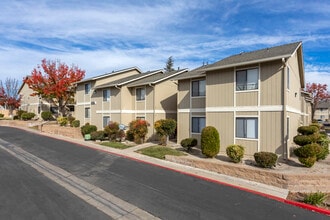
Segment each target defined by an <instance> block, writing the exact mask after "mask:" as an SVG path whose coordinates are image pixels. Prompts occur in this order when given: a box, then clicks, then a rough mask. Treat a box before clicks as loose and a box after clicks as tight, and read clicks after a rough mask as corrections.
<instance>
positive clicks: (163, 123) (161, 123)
mask: <svg viewBox="0 0 330 220" xmlns="http://www.w3.org/2000/svg"><path fill="white" fill-rule="evenodd" d="M154 128H155V130H156V133H157V134H158V135H159V136H160V137H161V144H162V145H164V146H166V145H167V139H168V138H169V136H170V135H172V134H174V133H175V130H176V121H175V120H174V119H172V118H169V119H161V120H158V121H156V122H155V124H154Z"/></svg>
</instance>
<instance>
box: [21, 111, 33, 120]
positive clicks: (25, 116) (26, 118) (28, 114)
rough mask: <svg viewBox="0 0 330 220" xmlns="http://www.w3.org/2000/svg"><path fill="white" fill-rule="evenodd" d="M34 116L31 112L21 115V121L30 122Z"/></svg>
mask: <svg viewBox="0 0 330 220" xmlns="http://www.w3.org/2000/svg"><path fill="white" fill-rule="evenodd" d="M34 116H36V114H34V113H33V112H24V113H22V115H21V119H22V120H24V121H26V120H31V119H32V118H33V117H34Z"/></svg>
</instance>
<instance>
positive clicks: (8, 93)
mask: <svg viewBox="0 0 330 220" xmlns="http://www.w3.org/2000/svg"><path fill="white" fill-rule="evenodd" d="M18 90H19V86H18V80H17V79H12V78H7V79H6V81H5V83H3V82H2V81H1V80H0V106H3V107H4V108H5V109H8V110H9V115H13V111H14V110H15V109H17V108H18V107H19V106H20V105H21V103H20V102H21V96H20V95H19V94H18Z"/></svg>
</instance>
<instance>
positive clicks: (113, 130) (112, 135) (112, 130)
mask: <svg viewBox="0 0 330 220" xmlns="http://www.w3.org/2000/svg"><path fill="white" fill-rule="evenodd" d="M119 131H120V130H119V124H118V123H117V122H113V121H110V122H109V124H108V125H107V126H105V127H104V132H105V133H106V135H107V136H108V138H109V140H110V141H116V138H117V136H118V134H119Z"/></svg>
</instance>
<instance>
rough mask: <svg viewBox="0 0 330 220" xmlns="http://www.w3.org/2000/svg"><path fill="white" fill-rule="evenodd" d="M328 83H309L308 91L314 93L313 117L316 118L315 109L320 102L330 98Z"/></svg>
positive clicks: (307, 85)
mask: <svg viewBox="0 0 330 220" xmlns="http://www.w3.org/2000/svg"><path fill="white" fill-rule="evenodd" d="M327 87H328V85H327V84H320V83H318V84H316V83H307V84H306V92H309V93H311V94H312V99H313V105H312V119H314V114H315V110H316V109H317V107H318V104H319V103H320V102H321V101H325V100H327V99H329V98H330V96H329V94H328V90H327Z"/></svg>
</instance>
